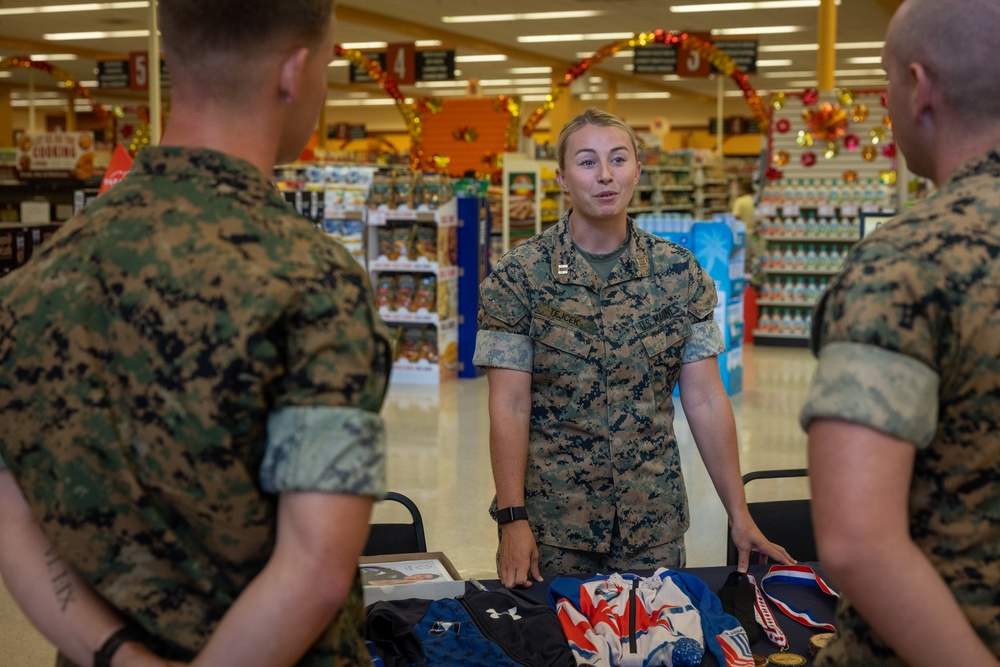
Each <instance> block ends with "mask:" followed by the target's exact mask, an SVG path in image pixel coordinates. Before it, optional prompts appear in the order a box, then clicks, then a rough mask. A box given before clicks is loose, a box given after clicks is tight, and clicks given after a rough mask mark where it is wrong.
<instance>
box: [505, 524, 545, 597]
mask: <svg viewBox="0 0 1000 667" xmlns="http://www.w3.org/2000/svg"><path fill="white" fill-rule="evenodd" d="M497 576H498V577H500V583H502V584H503V585H504V588H515V587H516V588H528V587H530V586H531V584H532V581H542V575H541V573H540V572H539V571H538V545H536V544H535V535H534V534H533V533H532V532H531V526H530V525H529V524H528V522H527V521H523V520H522V521H512V522H510V523H507V524H504V525H503V526H501V527H500V558H499V561H498V562H497Z"/></svg>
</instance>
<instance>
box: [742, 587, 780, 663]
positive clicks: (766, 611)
mask: <svg viewBox="0 0 1000 667" xmlns="http://www.w3.org/2000/svg"><path fill="white" fill-rule="evenodd" d="M747 579H749V580H750V584H751V585H752V586H753V596H754V601H753V615H754V617H755V618H756V619H757V622H758V623H760V626H761V627H762V628H764V634H766V635H767V638H768V640H770V642H771V643H772V644H774V645H775V646H777V647H778V648H782V649H784V648H788V637H787V636H785V631H784V630H782V629H781V626H780V625H778V621H776V620H775V618H774V616H773V615H772V614H771V608H770V607H768V606H767V602H766V601H765V600H764V596H763V595H761V594H760V588H759V587H758V586H757V581H756V580H755V579H754V578H753V575H752V574H750V573H749V572H748V573H747Z"/></svg>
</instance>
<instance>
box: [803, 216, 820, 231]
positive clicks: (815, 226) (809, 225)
mask: <svg viewBox="0 0 1000 667" xmlns="http://www.w3.org/2000/svg"><path fill="white" fill-rule="evenodd" d="M818 232H819V223H817V222H816V215H815V214H814V213H810V214H809V217H808V218H806V236H809V237H815V236H816V234H817V233H818Z"/></svg>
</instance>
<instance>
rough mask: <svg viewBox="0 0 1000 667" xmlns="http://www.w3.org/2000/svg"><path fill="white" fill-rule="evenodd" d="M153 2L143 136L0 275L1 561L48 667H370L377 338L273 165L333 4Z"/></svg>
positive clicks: (311, 117)
mask: <svg viewBox="0 0 1000 667" xmlns="http://www.w3.org/2000/svg"><path fill="white" fill-rule="evenodd" d="M158 11H159V18H160V27H161V31H162V37H163V43H164V53H165V55H166V60H167V63H168V65H169V67H170V72H171V79H172V112H171V116H170V120H169V124H168V126H167V129H166V133H165V134H164V136H163V140H162V144H163V145H162V146H159V147H149V148H145V149H143V151H142V152H141V153H140V154H139V155H138V158H137V161H136V163H135V166H134V167H133V168H132V171H131V172H130V173H129V174H128V176H127V177H126V178H125V179H124V180H123V181H122V182H121V183H120V184H118V185H117V186H115V188H114V189H112V190H110V191H109V192H108V193H106V194H105V195H104V196H102V197H101V198H99V199H98V200H96V201H95V202H94V203H93V204H92V205H90V206H89V207H88V208H87V210H86V211H85V212H84V213H83V215H82V216H80V217H77V218H75V219H73V220H71V221H69V222H67V223H66V224H65V225H64V226H63V228H62V229H61V230H60V231H59V232H58V233H57V234H56V235H55V236H54V237H53V238H52V239H51V240H50V242H49V243H48V244H47V245H46V246H45V247H44V248H43V249H42V250H41V252H39V253H36V256H35V257H34V258H33V259H32V261H31V263H30V264H28V265H27V266H25V267H23V268H21V269H19V270H18V271H17V272H15V273H13V274H11V275H10V276H8V277H7V278H5V279H4V281H3V282H2V283H0V304H2V306H0V412H2V414H3V424H4V426H3V430H2V431H0V454H2V458H3V460H4V461H6V464H7V466H9V470H6V471H3V472H0V494H2V496H0V497H2V499H0V570H2V574H3V577H4V581H5V582H6V584H7V585H8V587H9V588H10V590H11V592H12V594H13V595H14V597H15V599H16V600H17V601H18V603H19V604H20V605H21V607H22V609H23V610H24V611H25V613H26V615H27V616H28V617H29V618H30V619H31V620H32V621H33V622H34V623H35V624H36V625H37V626H38V627H39V628H40V629H41V630H42V631H43V632H44V633H45V634H46V636H48V637H49V638H50V639H51V640H52V641H53V642H54V643H55V644H56V645H57V647H58V648H59V649H60V651H61V652H62V654H63V655H64V656H65V657H64V658H63V659H62V662H63V664H66V659H67V658H68V660H69V661H72V662H74V663H76V664H79V665H91V664H96V665H107V664H109V658H108V655H109V654H114V664H116V665H120V664H156V662H157V661H155V660H153V659H152V657H151V655H150V653H149V651H148V650H146V648H144V647H147V648H149V649H152V650H153V651H154V652H155V653H157V654H159V655H161V656H162V657H164V658H169V659H172V660H179V661H187V660H193V663H194V664H196V665H211V666H212V667H219V666H221V665H239V666H241V667H246V666H247V665H269V666H274V665H292V664H299V665H356V664H367V663H368V660H369V659H368V653H367V651H366V649H365V646H364V641H363V638H362V636H361V634H360V628H361V627H362V623H363V614H364V609H363V604H362V598H361V587H360V581H359V577H358V570H357V559H358V556H359V554H360V553H361V550H362V548H363V546H364V543H365V539H366V536H367V531H368V521H369V515H370V508H371V505H372V502H373V498H374V497H376V496H378V495H380V494H382V493H383V492H384V484H385V479H384V468H383V459H384V451H383V450H384V436H383V424H382V421H381V418H380V417H379V415H378V410H379V408H380V405H381V401H382V398H383V395H384V392H385V389H386V383H387V376H388V370H389V343H388V338H387V336H386V335H385V333H384V331H383V330H382V327H381V325H379V324H378V318H377V316H376V311H375V308H374V301H373V297H372V294H371V288H370V285H369V282H368V279H367V277H366V275H365V273H364V271H363V270H362V269H361V268H360V267H359V266H358V264H357V263H356V262H355V261H354V260H353V259H352V257H351V255H350V253H348V252H347V251H346V250H345V249H344V248H343V247H342V246H340V245H339V244H337V243H335V242H333V241H331V240H329V239H328V238H327V237H326V236H325V235H323V234H322V233H320V232H319V231H318V230H317V229H316V228H315V227H314V226H313V225H312V224H310V223H309V222H307V221H306V220H304V219H302V218H300V217H299V216H297V215H296V214H295V213H294V212H293V211H292V209H291V208H290V207H289V206H287V205H286V204H285V202H284V201H283V199H282V197H281V196H280V194H279V193H278V192H277V191H276V190H275V188H274V187H273V185H272V183H271V181H270V176H271V175H272V172H273V169H274V165H275V164H276V163H281V162H287V161H291V160H294V159H295V158H296V157H297V156H298V155H299V152H300V151H301V150H302V147H303V146H304V144H305V143H306V140H307V139H308V138H309V136H310V134H311V132H312V131H313V130H314V129H315V127H316V122H317V118H318V116H319V112H320V108H321V105H322V104H323V102H324V99H325V95H326V70H327V64H328V63H329V61H330V59H331V58H332V57H333V35H332V30H333V3H332V2H331V0H286V1H285V2H281V3H273V2H269V1H265V0H252V1H249V0H213V1H212V2H205V1H204V0H160V2H159V10H158ZM18 487H19V488H18ZM19 489H20V490H19ZM21 492H23V494H24V495H22V493H21ZM33 519H34V520H33ZM35 521H37V523H35ZM49 544H51V548H50V547H49ZM136 639H138V641H133V640H136ZM122 640H129V641H126V642H125V643H124V645H123V646H121V648H120V650H118V652H117V653H115V648H116V646H118V644H119V643H120V642H121V641H122ZM95 652H96V655H95ZM161 664H162V662H161Z"/></svg>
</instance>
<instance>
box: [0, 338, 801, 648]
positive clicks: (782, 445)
mask: <svg viewBox="0 0 1000 667" xmlns="http://www.w3.org/2000/svg"><path fill="white" fill-rule="evenodd" d="M744 366H745V368H744V388H743V392H742V393H740V394H737V395H736V396H735V397H734V398H733V408H734V410H735V412H736V422H737V426H738V429H739V440H740V460H741V465H742V468H743V472H749V471H753V470H767V469H774V468H799V467H804V466H805V463H806V448H805V442H806V439H805V435H804V434H803V433H802V431H801V430H800V429H799V427H798V411H799V407H800V406H801V405H802V402H803V400H804V399H805V395H806V392H807V390H808V387H809V381H810V380H811V378H812V374H813V371H814V369H815V361H814V360H813V358H812V356H811V355H810V354H809V353H808V351H806V350H804V349H790V348H774V347H755V346H753V345H749V346H747V347H746V348H745V353H744ZM487 391H488V385H487V381H486V378H485V377H480V378H477V379H474V380H458V381H454V382H448V383H445V384H444V385H443V386H442V387H440V389H439V388H437V387H416V386H412V385H411V386H403V385H394V386H393V387H392V388H391V389H390V392H389V397H388V399H387V403H386V406H385V409H384V411H383V414H384V415H385V418H386V420H387V422H388V427H389V443H390V446H389V486H390V488H391V489H392V490H394V491H399V492H400V493H404V494H406V495H407V496H409V497H410V498H411V499H413V500H414V501H415V502H416V503H417V505H418V506H419V508H420V510H421V513H422V514H423V518H424V526H425V530H426V534H427V548H428V549H429V550H431V551H442V552H444V553H445V554H446V555H447V556H448V558H449V559H451V561H452V562H453V563H454V564H455V567H456V568H457V569H458V571H459V572H460V573H461V574H462V575H463V576H465V577H469V576H474V577H477V578H487V579H488V578H495V577H496V569H495V566H494V559H495V550H496V526H495V525H494V524H493V523H492V522H491V521H490V518H489V515H488V514H487V507H488V506H489V502H490V499H491V498H492V495H493V478H492V475H491V473H490V457H489V446H488V442H489V440H488V437H489V430H488V424H489V422H488V419H487V405H486V399H487ZM676 430H677V436H678V440H679V442H680V446H681V460H682V467H683V470H684V476H685V479H686V481H687V488H688V495H689V499H690V503H691V529H690V530H689V531H688V533H687V553H688V565H691V566H703V565H722V564H724V563H725V545H726V515H725V512H724V511H723V508H722V504H721V503H720V502H719V498H718V496H717V495H716V494H715V490H714V488H713V487H712V483H711V481H710V480H709V478H708V473H707V472H706V471H705V468H704V466H703V465H702V463H701V459H700V458H699V456H698V453H697V450H696V448H695V445H694V441H693V439H692V437H691V432H690V430H689V429H688V427H687V422H686V421H685V419H684V416H683V413H682V412H681V411H680V410H678V415H677V422H676ZM758 485H762V486H763V485H767V488H763V489H758V488H757V486H758ZM747 493H748V496H749V497H750V500H761V499H768V498H770V497H775V496H776V495H779V494H780V495H782V497H788V496H789V495H796V494H805V493H807V489H806V487H805V483H804V481H803V480H792V481H789V482H783V483H781V484H780V485H779V484H775V483H773V482H765V481H758V482H754V483H752V484H751V485H749V486H748V488H747ZM383 505H394V503H383ZM401 516H402V515H401V514H399V513H398V512H397V511H395V509H394V508H389V507H383V506H379V507H378V508H377V509H376V519H391V520H395V519H396V518H397V517H401ZM793 556H794V554H793ZM54 655H55V653H54V651H53V649H52V648H51V647H50V646H49V645H48V643H47V642H46V641H45V640H44V639H43V638H42V637H41V636H40V635H39V634H38V633H37V632H36V631H35V630H34V629H33V628H31V626H30V625H29V624H28V623H27V621H26V620H25V619H24V618H23V616H21V614H20V613H19V612H18V610H17V608H16V607H15V606H14V604H13V602H12V601H11V600H10V597H9V596H8V595H7V591H6V589H5V588H3V587H2V586H0V667H51V666H52V665H53V664H54Z"/></svg>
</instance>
